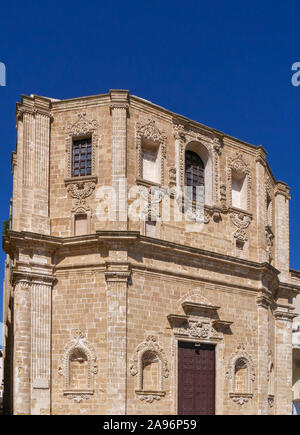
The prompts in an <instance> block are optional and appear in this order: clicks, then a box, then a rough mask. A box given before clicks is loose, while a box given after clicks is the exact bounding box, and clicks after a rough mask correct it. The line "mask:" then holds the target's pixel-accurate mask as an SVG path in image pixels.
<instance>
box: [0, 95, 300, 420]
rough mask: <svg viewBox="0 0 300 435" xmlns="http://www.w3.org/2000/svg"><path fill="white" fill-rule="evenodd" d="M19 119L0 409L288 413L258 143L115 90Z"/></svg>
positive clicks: (281, 224) (281, 306)
mask: <svg viewBox="0 0 300 435" xmlns="http://www.w3.org/2000/svg"><path fill="white" fill-rule="evenodd" d="M16 115H17V146H16V151H15V152H13V153H12V171H13V196H12V200H11V209H10V210H11V211H10V219H9V225H8V228H7V230H6V231H5V233H4V236H3V249H4V251H5V252H6V254H7V257H6V262H5V281H4V319H3V322H4V329H5V337H4V346H3V351H4V377H5V385H4V406H5V412H6V413H11V414H19V415H20V414H53V415H54V414H136V415H137V414H173V415H176V414H178V415H201V414H291V403H292V322H293V318H294V317H295V314H294V307H293V299H294V298H295V297H296V295H297V294H298V292H299V291H300V274H297V273H292V272H291V271H290V268H289V201H290V193H289V191H290V189H289V187H288V186H287V185H286V183H284V182H282V181H278V180H276V179H275V178H274V176H273V174H272V171H271V169H270V167H269V165H268V163H267V160H266V154H267V153H266V151H265V149H264V148H263V147H262V146H254V145H251V144H249V143H246V142H244V141H243V140H240V139H236V138H233V137H231V136H228V135H227V134H225V133H222V132H220V131H218V130H215V129H213V128H210V127H207V126H205V125H202V124H200V123H198V122H195V121H192V120H190V119H187V118H186V117H184V116H181V115H178V114H175V113H173V112H171V111H170V110H167V109H165V108H163V107H160V106H158V105H156V104H153V103H152V102H150V101H147V100H145V99H143V98H140V97H136V96H134V95H130V94H129V92H128V91H127V90H110V91H109V93H107V94H102V95H93V96H88V97H80V98H73V99H67V100H57V99H52V98H45V97H41V96H37V95H30V96H25V95H23V96H22V98H21V102H20V103H17V112H16ZM186 186H188V187H189V188H190V193H189V194H186V191H185V187H186ZM198 191H201V192H202V201H200V200H199V199H198V196H197V192H198ZM187 197H188V199H187ZM186 199H187V200H186ZM185 200H186V201H185ZM183 203H184V205H185V206H184V207H183V206H182V204H183ZM198 206H199V207H198ZM166 210H167V211H168V213H167V212H166Z"/></svg>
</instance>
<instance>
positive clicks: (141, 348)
mask: <svg viewBox="0 0 300 435" xmlns="http://www.w3.org/2000/svg"><path fill="white" fill-rule="evenodd" d="M149 355H150V356H151V358H152V360H153V361H149V362H154V359H156V360H157V361H158V362H159V364H160V370H159V384H160V385H159V386H160V390H158V391H147V390H145V388H144V385H143V362H144V361H145V359H144V357H148V356H149ZM153 358H154V359H153ZM129 370H130V374H131V375H132V376H136V375H137V376H138V379H137V384H138V388H137V389H136V394H137V396H138V397H139V399H140V400H142V401H143V400H144V401H146V402H148V403H152V402H153V400H160V399H161V397H163V396H164V395H165V391H164V379H165V378H168V377H169V368H168V360H167V357H166V355H165V352H164V350H163V348H162V347H161V346H160V345H159V343H158V341H157V338H156V337H154V336H153V335H149V336H148V337H147V338H146V340H145V341H143V342H142V343H141V344H139V345H138V346H137V348H136V349H135V352H134V355H133V357H132V359H131V361H130V366H129Z"/></svg>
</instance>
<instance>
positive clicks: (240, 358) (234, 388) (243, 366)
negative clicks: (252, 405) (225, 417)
mask: <svg viewBox="0 0 300 435" xmlns="http://www.w3.org/2000/svg"><path fill="white" fill-rule="evenodd" d="M240 370H243V371H245V383H244V384H242V386H238V385H237V376H238V373H239V371H240ZM226 378H227V379H228V381H229V382H230V393H229V397H230V398H231V399H232V400H233V402H236V403H238V404H239V405H241V406H242V405H244V404H245V403H247V402H249V400H250V399H252V397H253V382H254V381H255V371H254V364H253V361H252V358H251V356H250V354H249V353H248V352H247V350H246V347H245V345H244V344H239V345H238V347H237V349H236V351H235V352H234V353H233V354H232V355H231V358H230V362H229V364H228V368H227V371H226Z"/></svg>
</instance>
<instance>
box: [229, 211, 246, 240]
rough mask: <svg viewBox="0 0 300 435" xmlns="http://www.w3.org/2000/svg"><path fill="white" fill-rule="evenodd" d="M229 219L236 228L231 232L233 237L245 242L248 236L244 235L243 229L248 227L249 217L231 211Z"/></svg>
mask: <svg viewBox="0 0 300 435" xmlns="http://www.w3.org/2000/svg"><path fill="white" fill-rule="evenodd" d="M231 220H232V223H233V224H234V225H235V226H236V227H237V228H238V229H237V230H236V231H235V232H234V233H233V237H234V238H235V239H236V240H238V241H240V242H246V241H247V240H248V237H247V235H246V231H245V229H246V228H248V227H249V225H250V223H251V217H250V216H248V215H245V214H243V213H232V214H231Z"/></svg>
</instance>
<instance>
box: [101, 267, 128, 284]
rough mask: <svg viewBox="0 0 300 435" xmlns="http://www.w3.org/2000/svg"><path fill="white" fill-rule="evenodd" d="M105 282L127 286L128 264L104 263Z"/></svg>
mask: <svg viewBox="0 0 300 435" xmlns="http://www.w3.org/2000/svg"><path fill="white" fill-rule="evenodd" d="M104 275H105V280H106V282H107V283H108V282H123V283H126V284H128V282H129V280H130V278H131V269H130V264H129V263H106V270H105V272H104Z"/></svg>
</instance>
